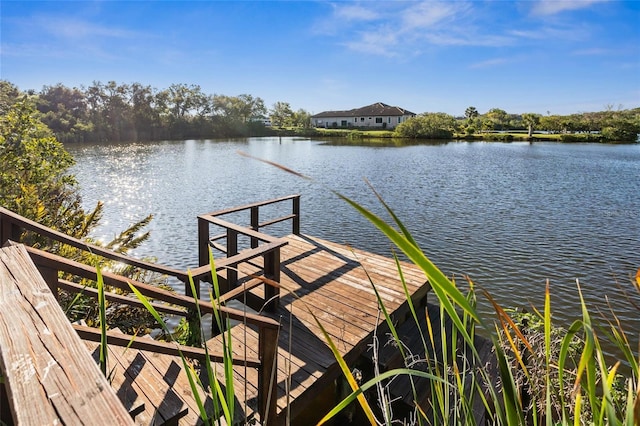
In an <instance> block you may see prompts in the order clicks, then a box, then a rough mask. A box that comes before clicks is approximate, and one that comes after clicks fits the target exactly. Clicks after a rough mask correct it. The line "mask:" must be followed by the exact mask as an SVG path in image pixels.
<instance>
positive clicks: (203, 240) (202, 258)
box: [198, 217, 209, 266]
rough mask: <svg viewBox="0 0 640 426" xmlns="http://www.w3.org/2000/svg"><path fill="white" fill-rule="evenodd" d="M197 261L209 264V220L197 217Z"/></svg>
mask: <svg viewBox="0 0 640 426" xmlns="http://www.w3.org/2000/svg"><path fill="white" fill-rule="evenodd" d="M198 263H199V266H204V265H207V264H209V222H208V221H207V220H206V219H203V218H201V217H198Z"/></svg>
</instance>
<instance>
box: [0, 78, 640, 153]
mask: <svg viewBox="0 0 640 426" xmlns="http://www.w3.org/2000/svg"><path fill="white" fill-rule="evenodd" d="M24 96H27V97H29V98H31V99H32V100H33V102H34V104H35V106H36V108H37V109H38V111H40V113H41V114H42V117H41V120H42V122H44V123H45V124H46V125H47V126H49V128H50V129H51V130H52V131H53V132H54V134H55V135H56V137H57V138H58V140H60V141H61V142H104V141H147V140H162V139H190V138H194V139H197V138H214V137H244V136H265V135H270V134H275V130H274V128H281V127H288V128H292V127H293V128H297V129H298V131H297V132H298V134H306V133H308V134H309V135H312V134H314V132H313V131H312V130H311V129H309V128H310V126H311V119H310V117H311V116H310V114H309V113H308V112H307V111H305V110H304V109H299V110H297V111H293V110H292V109H291V107H290V105H289V103H287V102H276V103H275V104H274V105H273V106H272V107H271V108H269V109H267V108H266V107H265V105H264V101H263V100H262V99H261V98H259V97H253V96H252V95H248V94H241V95H238V96H226V95H217V94H213V95H209V94H206V93H203V92H202V89H201V88H200V86H198V85H186V84H172V85H171V86H169V88H166V89H162V90H158V89H155V88H152V87H151V86H148V85H146V86H145V85H143V84H140V83H132V84H118V83H116V82H115V81H109V82H108V83H106V84H104V83H101V82H93V84H91V85H90V86H89V87H80V88H76V87H74V88H69V87H66V86H64V85H62V84H56V85H54V86H44V87H43V88H42V90H41V91H40V92H36V91H34V90H29V91H27V92H22V91H21V90H20V89H19V88H18V87H17V86H15V85H14V84H12V83H10V82H8V81H5V80H0V113H2V112H3V111H6V109H7V105H10V104H11V103H12V102H13V101H15V100H16V99H18V98H20V97H24ZM514 130H515V131H527V133H528V134H529V136H531V135H532V134H533V132H534V131H538V132H548V133H560V134H562V135H563V138H562V140H565V139H566V140H572V137H573V135H576V134H580V140H593V141H636V140H637V135H638V133H640V108H634V109H627V110H622V109H617V110H616V109H614V108H613V107H607V108H606V109H605V110H604V111H600V112H583V113H577V114H571V115H551V114H547V115H542V114H536V113H525V114H509V113H507V112H506V111H504V110H502V109H499V108H493V109H490V110H489V111H487V112H486V113H484V114H480V113H479V112H478V111H477V110H476V108H475V107H472V106H471V107H469V108H467V109H466V110H465V112H464V116H462V115H461V116H459V117H454V116H452V115H449V114H445V113H439V112H438V113H432V112H429V113H423V114H419V115H417V116H416V117H414V118H412V119H409V120H407V121H405V122H404V123H401V124H400V125H399V126H398V127H397V128H396V129H395V132H394V136H398V137H407V138H440V139H447V138H451V137H452V136H453V135H461V134H466V135H469V136H471V135H474V134H477V133H482V132H490V131H514Z"/></svg>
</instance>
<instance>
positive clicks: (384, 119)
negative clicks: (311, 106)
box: [311, 102, 416, 129]
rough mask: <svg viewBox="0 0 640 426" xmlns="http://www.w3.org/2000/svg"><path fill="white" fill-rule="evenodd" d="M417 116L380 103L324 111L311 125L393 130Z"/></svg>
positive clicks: (402, 109)
mask: <svg viewBox="0 0 640 426" xmlns="http://www.w3.org/2000/svg"><path fill="white" fill-rule="evenodd" d="M415 115H416V114H414V113H413V112H411V111H407V110H406V109H404V108H400V107H395V106H390V105H387V104H383V103H382V102H378V103H375V104H372V105H368V106H365V107H362V108H356V109H350V110H348V111H324V112H321V113H319V114H315V115H312V116H311V125H312V126H314V127H326V128H345V127H356V128H358V127H372V128H379V129H393V128H395V127H396V126H397V125H398V124H400V123H402V122H404V121H406V120H407V119H408V118H411V117H414V116H415Z"/></svg>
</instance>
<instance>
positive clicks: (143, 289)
mask: <svg viewBox="0 0 640 426" xmlns="http://www.w3.org/2000/svg"><path fill="white" fill-rule="evenodd" d="M14 244H15V243H14ZM26 249H27V251H28V252H29V255H30V256H31V258H32V259H33V262H34V263H35V264H36V266H38V267H39V268H46V269H50V270H54V271H56V274H55V276H56V277H57V271H64V272H68V273H71V274H74V275H77V276H79V277H82V278H88V279H91V280H96V279H97V271H96V268H94V267H92V266H89V265H85V264H84V263H80V262H76V261H75V260H71V259H67V258H65V257H62V256H58V255H56V254H52V253H49V252H46V251H43V250H39V249H35V248H33V247H26ZM44 275H48V274H44ZM101 275H102V279H103V281H104V283H105V284H107V285H110V286H113V287H116V288H119V289H121V290H124V291H131V289H130V288H129V283H131V285H133V286H134V287H135V288H136V289H138V290H139V291H140V293H142V294H143V295H144V296H146V297H149V298H152V299H156V300H162V301H163V302H167V303H171V304H173V305H178V306H182V307H185V308H191V307H193V306H194V304H195V303H196V301H195V300H194V299H193V298H192V297H189V296H185V295H181V294H176V293H172V292H170V291H167V290H163V289H161V288H158V287H156V286H153V285H151V284H145V283H142V282H139V281H134V280H130V279H128V278H126V277H123V276H121V275H117V274H114V273H112V272H108V271H102V272H101ZM45 279H46V276H45ZM47 284H48V285H49V286H50V287H51V286H52V285H54V286H57V279H56V283H50V282H47ZM197 303H198V306H199V307H200V310H201V311H202V312H203V313H205V314H212V313H214V307H213V305H212V303H211V302H207V301H205V300H200V299H198V301H197ZM218 311H219V312H221V313H223V314H224V315H226V316H227V317H228V318H230V319H234V320H238V321H246V323H247V324H250V325H254V326H258V327H260V328H275V329H277V328H278V327H279V323H278V322H277V321H274V320H272V319H271V318H268V317H265V316H261V315H255V314H251V313H246V312H243V311H240V310H238V309H233V308H229V307H227V306H219V307H218Z"/></svg>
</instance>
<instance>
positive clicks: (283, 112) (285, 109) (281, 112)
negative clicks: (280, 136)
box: [269, 102, 294, 127]
mask: <svg viewBox="0 0 640 426" xmlns="http://www.w3.org/2000/svg"><path fill="white" fill-rule="evenodd" d="M293 115H294V112H293V110H292V109H291V105H289V103H288V102H276V103H275V104H273V107H272V108H271V113H270V115H269V117H270V118H271V124H273V125H274V126H276V127H283V126H287V125H290V124H291V123H292V121H293Z"/></svg>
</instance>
